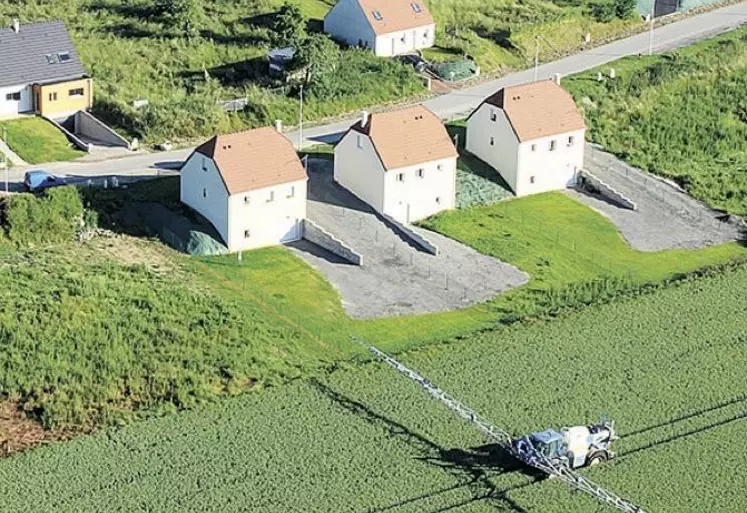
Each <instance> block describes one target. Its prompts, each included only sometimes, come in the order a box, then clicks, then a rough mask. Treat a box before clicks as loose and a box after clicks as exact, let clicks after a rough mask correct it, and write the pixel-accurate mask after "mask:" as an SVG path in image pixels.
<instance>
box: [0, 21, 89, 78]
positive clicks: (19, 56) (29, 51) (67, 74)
mask: <svg viewBox="0 0 747 513" xmlns="http://www.w3.org/2000/svg"><path fill="white" fill-rule="evenodd" d="M61 52H68V53H69V54H70V60H69V61H67V62H64V63H63V62H57V63H55V64H50V63H49V62H48V60H47V57H46V56H47V55H56V54H58V53H61ZM0 69H1V70H2V73H0V87H3V86H12V85H21V84H44V83H47V82H57V81H63V80H69V79H75V78H79V77H82V76H84V75H85V74H86V70H85V69H83V64H81V62H80V59H79V58H78V52H77V51H76V50H75V45H74V44H73V42H72V40H71V39H70V36H69V35H68V33H67V29H65V24H64V23H62V22H61V21H53V22H49V23H36V24H33V25H21V30H20V31H19V33H18V34H16V33H15V32H14V31H13V29H12V28H1V29H0Z"/></svg>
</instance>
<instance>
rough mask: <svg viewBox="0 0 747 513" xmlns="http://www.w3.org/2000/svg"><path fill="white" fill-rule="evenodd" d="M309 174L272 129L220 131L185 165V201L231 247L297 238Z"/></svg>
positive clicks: (243, 246)
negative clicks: (219, 133) (224, 132)
mask: <svg viewBox="0 0 747 513" xmlns="http://www.w3.org/2000/svg"><path fill="white" fill-rule="evenodd" d="M307 180H308V176H307V174H306V170H305V169H304V166H303V165H302V164H301V161H300V160H299V159H298V155H297V154H296V151H295V149H294V148H293V145H292V144H291V142H290V141H289V140H288V139H287V138H286V137H285V136H284V135H283V134H281V133H279V132H278V131H276V130H274V129H272V128H258V129H256V130H249V131H246V132H240V133H236V134H230V135H218V136H215V137H213V138H212V139H210V140H209V141H207V142H205V143H204V144H202V145H201V146H199V147H197V149H196V150H195V151H194V152H193V153H192V155H190V157H189V158H188V159H187V161H186V162H185V163H184V166H183V167H182V169H181V185H180V189H181V191H180V196H181V201H182V203H185V204H186V205H189V206H190V207H192V208H193V209H194V210H196V211H197V212H199V213H200V214H202V216H204V217H205V218H206V219H208V220H209V221H210V222H211V223H212V224H213V226H214V227H215V229H216V230H217V231H218V233H219V234H220V236H221V237H222V238H223V241H224V242H225V244H226V246H227V247H228V250H229V251H232V252H233V251H241V250H246V249H254V248H258V247H262V246H271V245H275V244H281V243H284V242H290V241H294V240H298V239H300V238H301V237H302V235H303V220H304V219H305V218H306V185H307V184H306V182H307Z"/></svg>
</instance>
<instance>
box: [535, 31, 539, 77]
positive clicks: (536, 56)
mask: <svg viewBox="0 0 747 513" xmlns="http://www.w3.org/2000/svg"><path fill="white" fill-rule="evenodd" d="M534 37H535V40H536V43H537V44H536V46H535V49H534V81H535V82H536V81H537V79H538V78H539V65H540V39H539V36H534Z"/></svg>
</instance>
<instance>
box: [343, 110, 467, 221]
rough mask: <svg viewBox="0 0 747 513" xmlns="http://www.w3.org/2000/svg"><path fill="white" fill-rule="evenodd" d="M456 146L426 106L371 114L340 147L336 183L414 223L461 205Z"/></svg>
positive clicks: (363, 117)
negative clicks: (457, 194)
mask: <svg viewBox="0 0 747 513" xmlns="http://www.w3.org/2000/svg"><path fill="white" fill-rule="evenodd" d="M457 156H458V154H457V150H456V148H455V147H454V143H453V142H452V140H451V137H450V136H449V133H448V132H447V130H446V127H445V126H444V124H443V123H442V122H441V120H440V119H439V118H438V117H437V116H436V115H435V114H433V113H432V112H431V111H429V110H428V109H427V108H425V107H423V106H422V105H418V106H415V107H409V108H405V109H399V110H394V111H390V112H381V113H376V114H371V115H369V114H368V113H366V112H364V113H363V114H362V115H361V119H360V120H359V121H358V122H357V123H355V124H354V125H353V126H352V127H350V129H349V130H348V131H347V132H346V133H345V135H344V136H343V137H342V139H341V140H340V142H339V143H338V144H337V146H335V165H334V177H335V181H336V182H338V183H339V184H340V185H342V186H343V187H345V188H346V189H348V190H349V191H350V192H352V193H353V194H355V195H356V196H358V198H360V199H361V200H363V201H364V202H366V203H368V204H369V205H370V206H371V207H373V209H374V210H376V211H377V212H379V213H382V214H385V215H387V216H390V217H391V218H393V219H395V220H396V221H399V222H402V223H411V222H415V221H418V220H420V219H424V218H426V217H429V216H432V215H433V214H436V213H437V212H440V211H442V210H448V209H453V208H454V206H455V203H456V165H457Z"/></svg>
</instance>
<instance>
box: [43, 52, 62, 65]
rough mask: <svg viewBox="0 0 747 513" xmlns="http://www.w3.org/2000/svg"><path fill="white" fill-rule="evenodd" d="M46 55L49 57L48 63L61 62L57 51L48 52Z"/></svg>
mask: <svg viewBox="0 0 747 513" xmlns="http://www.w3.org/2000/svg"><path fill="white" fill-rule="evenodd" d="M44 57H46V59H47V64H57V63H58V62H60V61H59V59H60V58H59V57H58V56H57V54H56V53H48V54H47V55H45V56H44Z"/></svg>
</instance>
